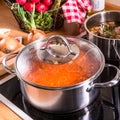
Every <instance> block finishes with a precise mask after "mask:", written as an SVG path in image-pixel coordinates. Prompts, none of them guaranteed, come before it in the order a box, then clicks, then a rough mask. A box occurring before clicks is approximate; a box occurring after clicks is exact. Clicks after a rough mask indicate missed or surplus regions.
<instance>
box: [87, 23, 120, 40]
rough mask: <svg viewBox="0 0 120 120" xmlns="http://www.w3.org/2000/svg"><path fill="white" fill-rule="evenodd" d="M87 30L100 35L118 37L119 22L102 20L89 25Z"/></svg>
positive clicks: (119, 33)
mask: <svg viewBox="0 0 120 120" xmlns="http://www.w3.org/2000/svg"><path fill="white" fill-rule="evenodd" d="M89 30H90V32H92V33H93V34H95V35H98V36H101V37H106V38H112V39H120V22H114V21H111V22H104V23H101V24H99V25H95V26H92V27H90V28H89Z"/></svg>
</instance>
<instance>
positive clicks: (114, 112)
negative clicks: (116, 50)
mask: <svg viewBox="0 0 120 120" xmlns="http://www.w3.org/2000/svg"><path fill="white" fill-rule="evenodd" d="M107 70H108V69H107ZM111 72H112V74H111ZM111 72H108V71H106V70H104V71H103V73H102V74H101V75H100V77H101V79H102V80H103V81H102V82H105V81H108V80H110V79H112V78H113V76H114V75H115V74H116V73H115V72H113V71H111ZM0 84H1V85H0V93H1V94H0V100H1V102H3V103H4V104H6V105H7V106H8V107H10V108H11V109H12V110H13V111H14V112H15V113H16V114H18V116H20V117H21V118H22V119H24V120H32V119H33V120H120V84H118V85H116V86H114V87H110V88H102V89H100V95H99V96H98V97H97V98H96V100H95V101H93V103H92V104H90V105H89V106H87V107H85V108H84V109H82V110H79V111H76V112H73V113H68V114H54V113H46V112H44V111H40V110H38V109H36V108H34V107H33V106H32V105H31V104H29V103H28V102H27V101H26V100H25V99H24V97H23V96H22V93H21V89H20V80H18V78H17V77H16V76H15V75H10V76H8V77H7V78H4V79H3V80H0Z"/></svg>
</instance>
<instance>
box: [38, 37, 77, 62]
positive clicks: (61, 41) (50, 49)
mask: <svg viewBox="0 0 120 120" xmlns="http://www.w3.org/2000/svg"><path fill="white" fill-rule="evenodd" d="M55 46H56V47H57V48H58V47H59V48H58V49H65V48H67V52H61V51H62V50H57V49H54V48H55ZM61 46H64V47H62V48H60V47H61ZM40 50H45V51H47V53H48V54H49V55H50V56H51V57H52V59H54V60H55V59H57V60H58V61H60V60H61V59H62V60H63V59H64V60H65V59H66V60H67V59H68V58H69V56H71V55H72V57H73V58H74V57H76V56H77V54H78V53H76V52H74V51H73V50H72V49H71V46H70V43H69V42H68V41H67V39H66V38H65V37H63V36H61V35H53V36H51V37H48V38H47V42H46V44H45V45H44V46H43V47H42V48H40ZM49 58H50V57H49ZM71 60H72V59H71ZM67 62H69V61H68V60H67ZM60 63H65V62H60Z"/></svg>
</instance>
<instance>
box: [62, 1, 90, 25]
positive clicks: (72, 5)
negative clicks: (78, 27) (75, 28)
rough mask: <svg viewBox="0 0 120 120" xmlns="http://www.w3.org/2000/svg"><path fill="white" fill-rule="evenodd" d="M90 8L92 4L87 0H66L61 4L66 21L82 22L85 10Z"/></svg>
mask: <svg viewBox="0 0 120 120" xmlns="http://www.w3.org/2000/svg"><path fill="white" fill-rule="evenodd" d="M91 9H92V5H91V3H90V1H89V0H67V1H66V2H65V3H64V4H63V5H62V10H63V14H64V17H65V19H66V21H67V22H68V23H71V22H78V23H80V24H82V23H83V22H84V19H85V16H86V13H87V11H90V10H91Z"/></svg>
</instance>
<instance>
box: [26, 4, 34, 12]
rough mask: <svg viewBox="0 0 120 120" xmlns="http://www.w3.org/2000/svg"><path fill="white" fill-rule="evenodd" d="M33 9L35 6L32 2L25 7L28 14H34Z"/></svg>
mask: <svg viewBox="0 0 120 120" xmlns="http://www.w3.org/2000/svg"><path fill="white" fill-rule="evenodd" d="M33 7H34V5H33V4H32V3H31V2H27V3H26V4H25V5H24V10H26V11H28V12H32V11H33Z"/></svg>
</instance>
